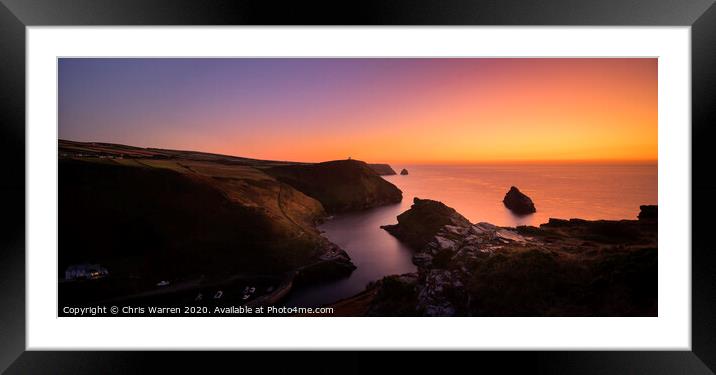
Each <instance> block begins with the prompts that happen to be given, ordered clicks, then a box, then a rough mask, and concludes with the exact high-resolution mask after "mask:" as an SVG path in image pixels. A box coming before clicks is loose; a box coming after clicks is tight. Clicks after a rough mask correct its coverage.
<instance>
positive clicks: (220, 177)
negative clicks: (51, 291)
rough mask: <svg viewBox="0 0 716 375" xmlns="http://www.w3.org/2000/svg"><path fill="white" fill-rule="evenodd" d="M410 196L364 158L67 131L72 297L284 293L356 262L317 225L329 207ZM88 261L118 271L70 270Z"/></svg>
mask: <svg viewBox="0 0 716 375" xmlns="http://www.w3.org/2000/svg"><path fill="white" fill-rule="evenodd" d="M401 199H402V193H401V191H400V190H399V189H398V188H396V187H395V186H394V185H392V184H390V183H389V182H387V181H385V180H384V179H383V178H381V177H380V176H378V174H377V173H376V172H375V171H374V170H373V169H371V168H370V167H369V166H368V165H367V164H366V163H364V162H362V161H357V160H341V161H333V162H326V163H318V164H305V163H292V162H282V161H266V160H256V159H249V158H241V157H233V156H226V155H216V154H209V153H202V152H193V151H177V150H162V149H147V148H139V147H132V146H125V145H117V144H107V143H83V142H73V141H65V140H60V141H59V270H58V271H59V274H60V279H61V280H60V281H61V282H60V290H59V293H60V302H61V303H62V304H69V303H72V304H89V303H98V302H102V301H113V302H126V303H130V302H131V303H142V302H146V303H157V302H162V303H169V304H179V305H181V304H185V303H188V302H191V303H199V304H201V303H222V304H232V303H235V304H251V303H275V302H276V301H277V300H279V299H280V298H282V297H283V296H285V295H286V293H287V292H288V291H290V289H291V288H292V287H293V286H294V285H295V284H297V283H298V284H300V283H308V282H320V281H324V280H328V279H333V278H337V277H343V276H346V275H348V274H350V273H351V272H352V270H353V269H355V266H354V265H353V264H352V262H351V260H350V258H349V256H348V255H347V254H346V253H345V251H343V250H342V249H340V248H339V247H338V246H337V245H335V244H333V243H331V242H329V241H328V240H326V239H325V238H324V237H323V236H321V234H320V232H319V230H318V229H317V228H316V225H317V224H318V223H320V222H321V221H322V220H323V219H324V218H325V217H326V216H327V215H330V214H333V213H337V212H345V211H350V210H360V209H364V208H369V207H375V206H378V205H383V204H390V203H396V202H400V201H401ZM83 264H96V265H99V266H100V267H102V268H103V269H106V270H107V271H108V275H107V276H106V277H102V278H100V279H97V280H86V281H84V280H64V279H65V276H66V275H65V270H66V269H68V267H70V266H73V267H74V268H75V269H76V268H77V267H78V266H77V265H80V266H79V267H81V265H83ZM218 291H221V292H222V293H218ZM217 295H218V299H217V297H216V296H217ZM202 301H203V302H202ZM212 301H213V302H212Z"/></svg>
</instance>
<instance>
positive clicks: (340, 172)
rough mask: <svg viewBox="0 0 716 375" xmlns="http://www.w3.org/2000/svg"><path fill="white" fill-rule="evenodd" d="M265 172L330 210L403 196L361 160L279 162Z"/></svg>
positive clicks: (350, 208)
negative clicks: (279, 164) (279, 163)
mask: <svg viewBox="0 0 716 375" xmlns="http://www.w3.org/2000/svg"><path fill="white" fill-rule="evenodd" d="M265 172H266V173H268V174H269V175H271V176H273V177H275V178H276V179H277V180H279V181H281V182H284V183H286V184H288V185H290V186H292V187H293V188H295V189H297V190H299V191H301V192H302V193H304V194H306V195H308V196H310V197H312V198H315V199H316V200H318V201H319V202H321V204H323V207H324V208H325V209H326V211H328V212H330V213H339V212H346V211H355V210H362V209H366V208H371V207H378V206H383V205H387V204H392V203H398V202H400V201H401V200H402V199H403V193H402V192H401V191H400V189H398V188H397V187H396V186H395V185H393V184H391V183H390V182H388V181H386V180H385V179H383V178H381V177H380V176H378V174H377V173H375V171H374V170H373V169H371V168H370V167H369V166H368V164H366V163H365V162H362V161H358V160H336V161H329V162H325V163H317V164H305V165H287V166H279V167H273V168H268V169H266V170H265Z"/></svg>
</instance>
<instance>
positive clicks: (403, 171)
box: [400, 168, 408, 176]
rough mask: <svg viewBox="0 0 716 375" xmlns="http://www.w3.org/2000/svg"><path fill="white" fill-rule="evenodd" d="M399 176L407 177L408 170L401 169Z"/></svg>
mask: <svg viewBox="0 0 716 375" xmlns="http://www.w3.org/2000/svg"><path fill="white" fill-rule="evenodd" d="M400 174H401V175H403V176H407V175H408V170H407V169H405V168H403V170H402V171H400Z"/></svg>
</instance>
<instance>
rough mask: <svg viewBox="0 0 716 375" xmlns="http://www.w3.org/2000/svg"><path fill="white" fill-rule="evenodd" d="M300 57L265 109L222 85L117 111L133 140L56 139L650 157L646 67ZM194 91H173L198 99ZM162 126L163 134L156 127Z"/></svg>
mask: <svg viewBox="0 0 716 375" xmlns="http://www.w3.org/2000/svg"><path fill="white" fill-rule="evenodd" d="M236 60H241V59H236ZM308 60H311V61H318V62H317V63H316V64H318V65H319V66H320V68H315V69H314V67H313V66H311V65H310V61H306V59H304V61H301V62H300V64H302V67H301V69H298V68H296V69H294V70H292V71H291V72H292V73H291V74H292V75H287V76H284V77H281V81H280V82H279V81H278V80H277V81H276V82H272V83H271V85H269V86H270V87H271V90H274V94H273V96H272V91H271V90H269V89H265V90H264V91H266V92H262V93H263V94H265V95H266V98H267V100H268V101H269V102H270V101H271V100H272V99H271V98H274V99H273V100H275V103H276V104H275V106H272V105H271V104H266V105H265V107H266V108H264V104H263V103H259V102H258V99H254V98H251V99H245V100H247V101H249V100H256V102H255V103H259V104H255V103H254V102H251V103H248V102H247V104H245V105H244V104H243V102H242V100H243V98H248V97H249V96H243V95H250V94H246V93H236V91H237V90H240V89H238V88H236V87H235V86H232V88H227V89H226V90H227V91H225V92H226V95H234V97H233V100H227V99H226V98H225V97H224V94H222V96H221V100H217V101H214V102H212V101H210V100H208V99H207V100H204V101H201V100H199V102H198V103H197V101H196V100H194V101H190V100H189V99H187V101H186V103H189V104H184V106H183V107H187V108H186V109H182V110H180V112H181V113H179V114H176V113H174V114H165V113H163V112H160V111H155V112H152V111H150V112H149V113H148V114H147V113H146V112H147V111H148V110H144V111H145V112H143V116H137V117H136V118H134V117H131V116H129V117H127V115H124V114H123V115H124V116H125V117H121V116H118V118H119V119H117V120H116V122H115V120H112V121H111V122H110V123H111V124H114V128H117V127H120V128H121V126H123V124H127V123H129V122H132V124H136V126H138V127H139V128H140V129H141V134H139V135H136V136H135V135H133V134H131V132H114V130H112V129H113V128H112V127H108V129H94V130H93V131H94V132H95V133H96V134H94V133H91V132H89V131H86V132H84V133H82V132H80V130H82V128H81V127H80V126H77V129H75V128H72V126H75V125H74V123H72V125H70V126H68V128H69V129H68V130H67V131H66V132H65V134H63V120H62V116H61V117H60V118H61V121H60V136H61V137H70V139H73V140H85V141H90V140H91V141H108V142H116V143H126V144H132V145H137V146H145V147H161V148H174V149H189V150H196V151H206V152H213V153H220V154H229V155H237V156H244V157H251V158H258V159H269V160H293V161H325V160H334V159H345V158H347V157H349V156H350V157H352V158H353V159H359V160H365V161H367V162H400V163H466V162H505V161H596V160H599V161H655V160H657V157H658V152H657V151H658V149H657V144H658V142H657V141H658V137H657V125H658V108H657V105H658V97H657V88H658V85H657V59H653V58H648V59H645V58H644V59H642V58H639V59H627V58H618V59H611V58H610V59H596V58H594V59H593V58H590V59H572V58H570V59H556V58H544V59H534V58H530V59H328V60H330V61H327V59H308ZM320 60H323V61H320ZM340 60H344V61H340ZM345 60H350V62H346V61H345ZM371 60H373V61H371ZM385 60H392V61H388V62H383V61H385ZM400 60H403V63H404V64H405V67H401V65H400V64H401V61H400ZM421 60H423V61H421ZM292 61H295V60H292ZM331 64H333V65H331ZM361 64H363V65H361ZM381 64H383V65H381ZM286 65H287V66H289V67H290V65H288V64H286ZM364 66H365V67H364ZM276 69H277V68H276V67H275V66H274V67H273V71H276ZM287 74H288V73H287ZM341 74H342V75H341ZM343 75H348V77H345V76H343ZM305 76H307V77H305ZM332 77H333V78H332ZM335 77H338V78H335ZM304 79H306V81H305V82H309V83H308V84H306V83H305V82H304V81H303V80H304ZM336 80H337V81H338V82H337V83H336V82H335V81H336ZM255 84H256V85H261V81H260V80H257V82H256V83H255ZM202 85H203V83H201V82H200V83H191V84H187V87H180V90H181V89H186V90H189V89H190V88H191V89H193V91H194V92H197V90H199V89H198V88H197V87H198V86H200V87H204V86H202ZM239 85H240V84H239ZM290 90H294V91H290ZM220 91H221V90H220ZM222 92H223V91H222ZM61 94H62V92H61ZM167 100H169V99H167ZM178 101H179V99H175V102H178ZM284 103H286V104H285V105H284ZM61 104H62V103H61ZM175 104H176V103H175ZM252 108H256V109H255V110H254V109H252ZM68 112H69V111H68ZM125 112H126V111H125ZM61 114H62V111H61ZM96 116H97V117H101V114H97V115H96ZM69 119H72V120H74V121H77V123H80V122H81V118H80V116H74V117H73V116H70V115H67V117H66V119H65V123H67V124H69V121H70V120H69ZM169 121H171V124H173V125H172V127H168V125H167V126H166V127H162V126H156V125H155V124H156V123H162V124H165V123H168V122H169ZM88 133H90V134H88ZM76 134H79V136H78V135H76ZM90 137H94V138H95V139H89V138H90ZM101 137H104V138H105V139H97V138H101ZM77 138H84V139H77ZM106 138H109V139H106Z"/></svg>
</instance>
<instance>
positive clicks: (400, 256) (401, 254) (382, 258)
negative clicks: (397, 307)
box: [285, 204, 416, 307]
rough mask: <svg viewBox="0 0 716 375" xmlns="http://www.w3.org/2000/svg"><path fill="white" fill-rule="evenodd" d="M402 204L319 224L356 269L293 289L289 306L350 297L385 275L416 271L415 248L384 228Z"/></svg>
mask: <svg viewBox="0 0 716 375" xmlns="http://www.w3.org/2000/svg"><path fill="white" fill-rule="evenodd" d="M401 207H402V206H401V205H400V204H395V205H391V206H385V207H379V208H374V209H370V210H366V211H362V212H360V213H351V214H345V215H340V216H337V217H335V218H333V219H331V220H328V221H327V222H326V223H325V224H323V225H321V226H320V227H319V228H320V229H321V230H322V231H325V232H324V234H323V235H324V236H326V237H327V238H328V239H329V240H330V241H331V242H333V243H335V244H337V245H338V246H340V247H341V248H342V249H344V250H345V251H346V252H348V255H350V257H351V260H352V261H353V264H355V265H356V267H357V268H356V269H355V270H354V271H353V273H351V275H350V276H349V277H347V278H344V279H340V280H337V281H332V282H329V283H325V284H320V285H315V286H310V287H308V288H302V289H301V290H296V291H294V292H292V293H291V296H290V297H289V298H288V300H287V301H286V302H285V304H286V306H305V307H315V306H319V305H322V304H325V303H330V302H335V301H337V300H339V299H342V298H346V297H350V296H352V295H354V294H356V293H358V292H360V291H362V290H363V289H365V287H366V285H368V283H369V282H371V281H375V280H378V279H381V278H382V277H383V276H387V275H394V274H401V273H406V272H413V271H415V269H416V267H415V265H414V264H413V263H412V261H411V256H412V253H411V250H410V249H409V248H407V247H406V246H405V245H403V244H401V243H400V242H399V241H398V240H396V239H395V237H393V236H391V235H390V234H388V232H386V231H384V230H382V229H380V226H381V225H383V224H385V223H391V222H394V221H395V217H396V216H397V215H398V214H400V212H401Z"/></svg>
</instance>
